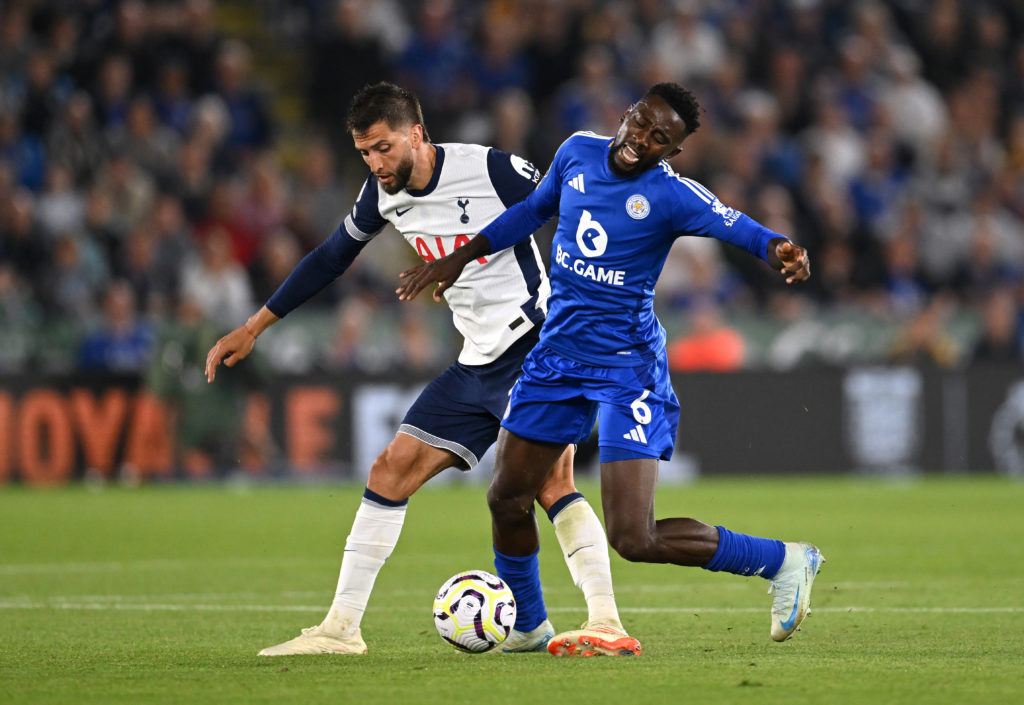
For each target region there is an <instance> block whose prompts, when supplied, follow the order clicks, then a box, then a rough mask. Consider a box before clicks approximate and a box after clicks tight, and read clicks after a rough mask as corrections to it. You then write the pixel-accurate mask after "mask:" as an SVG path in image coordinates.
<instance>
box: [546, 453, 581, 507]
mask: <svg viewBox="0 0 1024 705" xmlns="http://www.w3.org/2000/svg"><path fill="white" fill-rule="evenodd" d="M575 455H576V446H575V445H570V446H567V447H566V449H565V450H564V451H563V452H562V455H560V456H559V457H558V460H556V461H555V464H554V466H552V468H551V472H549V473H548V476H547V479H546V480H544V485H543V486H542V487H541V488H540V492H538V493H537V501H538V502H539V503H540V506H541V507H543V508H544V511H547V510H548V509H550V508H551V505H552V504H554V503H555V502H557V501H558V500H560V499H561V498H562V497H564V496H566V495H567V494H572V493H573V492H575V491H576V484H575V483H574V482H573V459H574V457H575Z"/></svg>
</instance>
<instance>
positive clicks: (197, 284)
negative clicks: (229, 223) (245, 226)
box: [181, 225, 253, 328]
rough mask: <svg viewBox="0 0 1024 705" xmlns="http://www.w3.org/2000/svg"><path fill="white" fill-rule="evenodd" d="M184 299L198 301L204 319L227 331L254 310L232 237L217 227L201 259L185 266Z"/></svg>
mask: <svg viewBox="0 0 1024 705" xmlns="http://www.w3.org/2000/svg"><path fill="white" fill-rule="evenodd" d="M181 279H182V281H181V295H182V297H183V298H186V299H190V300H192V301H195V302H196V303H197V304H198V306H199V307H200V309H202V312H203V316H204V318H207V319H209V320H210V321H212V322H213V323H214V324H216V325H218V326H221V327H222V328H226V327H228V326H229V325H231V324H233V323H234V322H235V321H238V320H241V319H244V318H245V317H246V315H247V314H248V313H249V311H250V310H251V309H252V305H253V304H252V302H253V294H252V285H251V284H250V282H249V277H248V275H247V274H246V272H245V269H244V268H243V267H242V265H241V264H239V263H238V261H237V260H236V259H234V258H233V257H232V255H231V236H230V235H229V233H228V232H227V230H225V229H224V228H223V227H222V226H219V225H213V226H211V227H210V228H209V230H208V231H207V233H206V236H205V239H204V240H203V241H202V243H201V244H200V245H199V253H198V256H194V257H192V258H190V259H189V260H187V261H186V262H185V265H184V267H183V269H182V273H181Z"/></svg>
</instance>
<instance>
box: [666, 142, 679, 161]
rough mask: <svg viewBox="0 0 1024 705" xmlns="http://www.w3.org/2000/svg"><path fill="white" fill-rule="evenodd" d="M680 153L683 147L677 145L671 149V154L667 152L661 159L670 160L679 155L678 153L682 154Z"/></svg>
mask: <svg viewBox="0 0 1024 705" xmlns="http://www.w3.org/2000/svg"><path fill="white" fill-rule="evenodd" d="M682 151H683V145H679V146H678V147H676V148H675V149H673V150H672V151H671V152H669V153H668V154H666V155H665V156H664V157H663V159H671V158H672V157H674V156H676V155H677V154H679V153H680V152H682Z"/></svg>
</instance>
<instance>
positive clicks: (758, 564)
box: [704, 526, 786, 578]
mask: <svg viewBox="0 0 1024 705" xmlns="http://www.w3.org/2000/svg"><path fill="white" fill-rule="evenodd" d="M715 528H716V529H718V550H717V551H715V555H714V557H713V558H712V559H711V561H710V562H709V563H708V564H707V565H706V566H704V569H705V570H712V571H716V572H717V571H723V570H724V571H725V572H726V573H734V574H735V575H760V576H761V577H762V578H772V577H774V576H775V574H776V573H778V572H779V568H781V567H782V561H783V559H784V558H785V557H786V545H785V544H784V543H782V542H781V541H777V540H775V539H762V538H758V537H757V536H748V535H747V534H736V533H733V532H732V531H729V530H728V529H726V528H725V527H724V526H716V527H715Z"/></svg>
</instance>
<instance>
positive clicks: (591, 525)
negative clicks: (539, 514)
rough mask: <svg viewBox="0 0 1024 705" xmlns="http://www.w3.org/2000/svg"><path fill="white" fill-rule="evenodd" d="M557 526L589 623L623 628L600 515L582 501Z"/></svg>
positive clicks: (556, 521) (557, 519) (558, 519)
mask: <svg viewBox="0 0 1024 705" xmlns="http://www.w3.org/2000/svg"><path fill="white" fill-rule="evenodd" d="M554 525H555V536H557V537H558V543H559V544H560V545H561V547H562V555H563V556H564V557H565V562H566V565H568V566H569V574H570V575H572V579H573V582H574V583H576V586H577V587H578V588H580V590H582V591H583V597H584V598H585V599H586V601H587V611H588V613H589V619H588V620H587V621H588V622H592V623H601V624H611V625H613V626H617V627H621V626H622V622H620V621H619V610H618V607H616V606H615V590H614V588H613V587H612V569H611V564H610V562H609V560H608V539H607V537H606V536H605V533H604V527H603V526H601V522H600V520H599V519H598V518H597V514H595V513H594V510H593V508H592V507H591V506H590V504H589V503H588V502H587V500H585V499H582V498H581V499H579V500H577V501H575V502H573V503H572V504H570V505H568V506H567V507H565V508H563V509H562V511H560V512H559V513H558V514H557V515H556V516H555V519H554Z"/></svg>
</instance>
